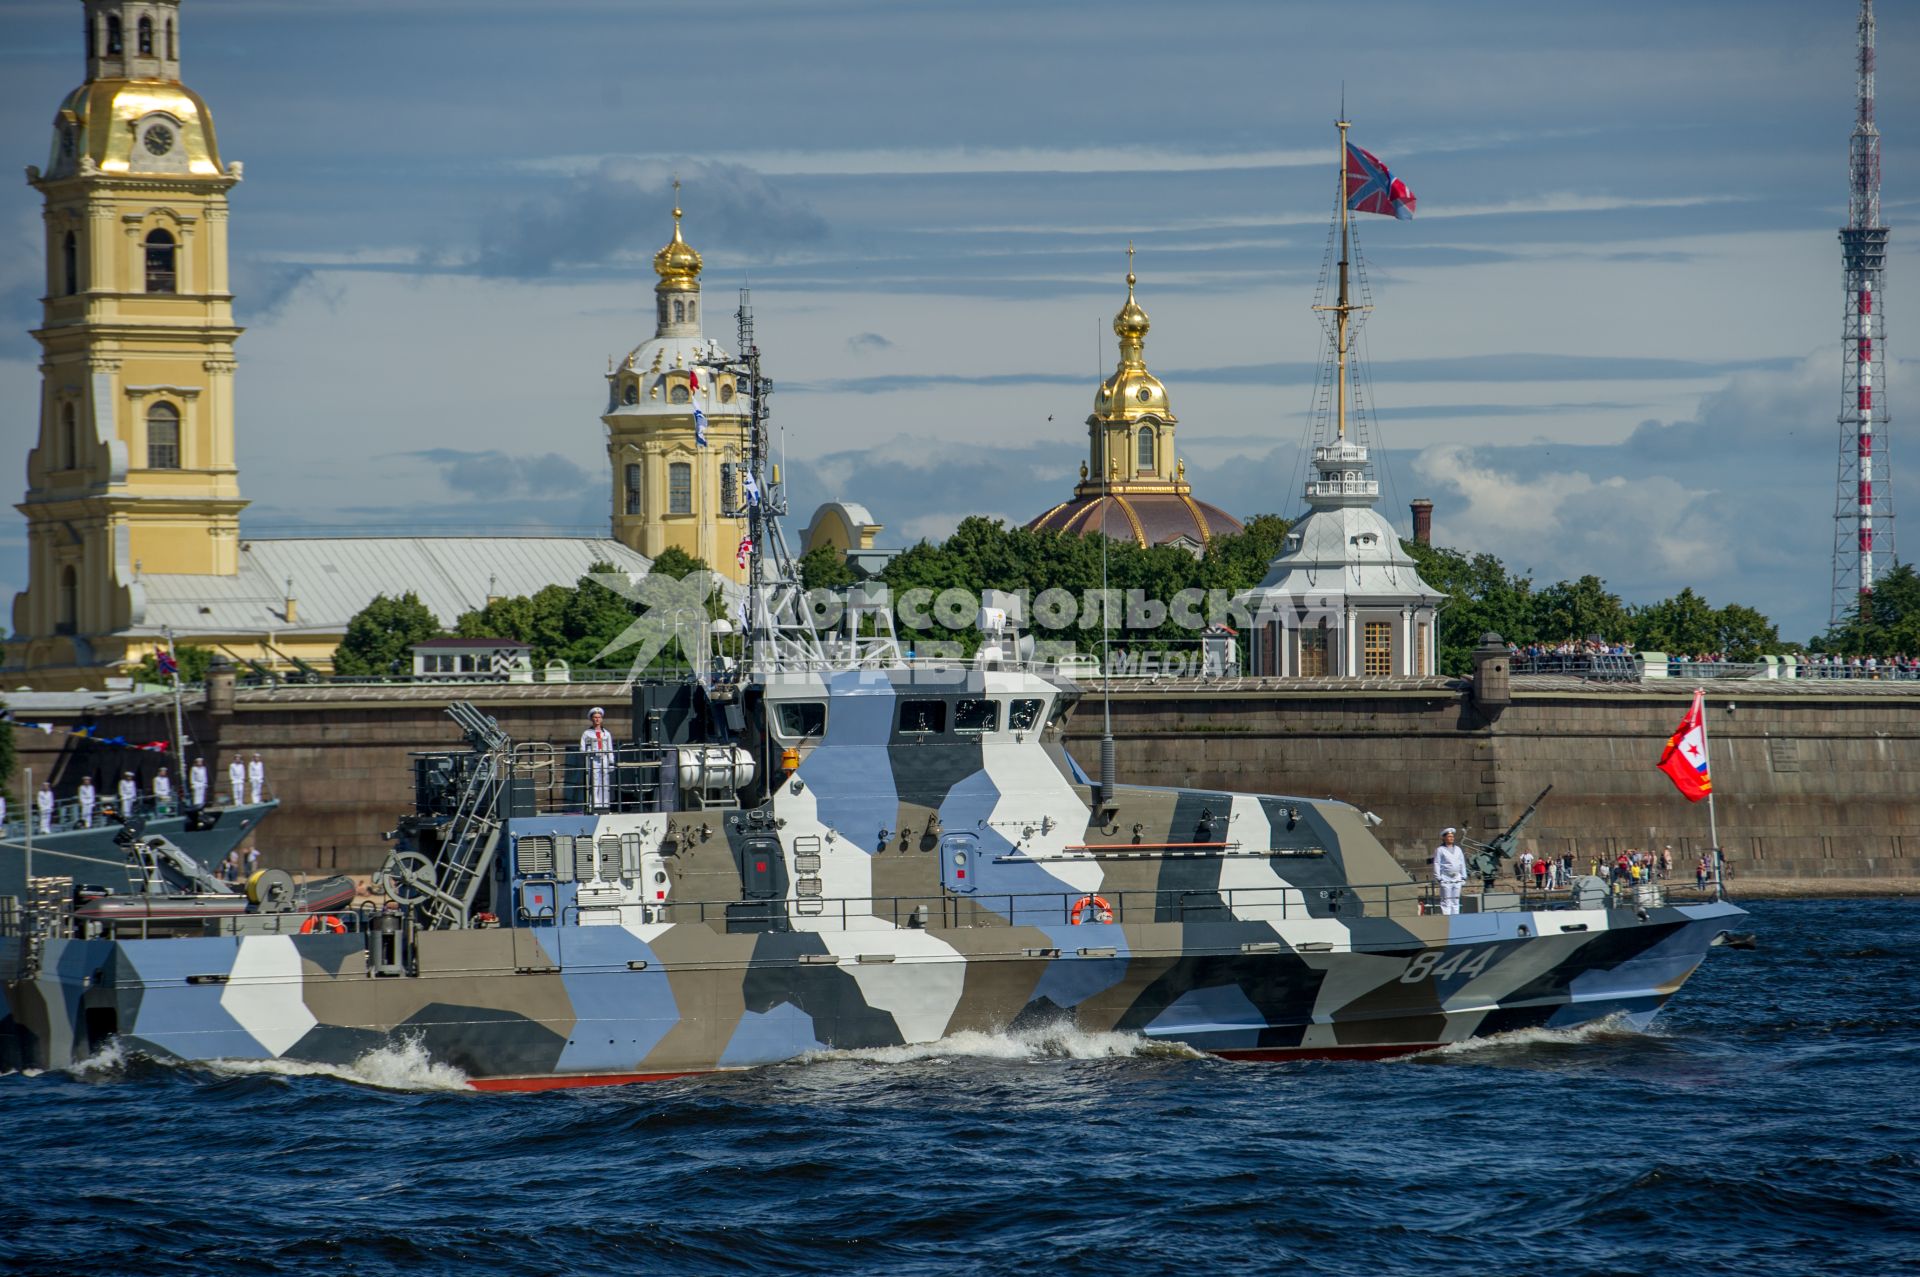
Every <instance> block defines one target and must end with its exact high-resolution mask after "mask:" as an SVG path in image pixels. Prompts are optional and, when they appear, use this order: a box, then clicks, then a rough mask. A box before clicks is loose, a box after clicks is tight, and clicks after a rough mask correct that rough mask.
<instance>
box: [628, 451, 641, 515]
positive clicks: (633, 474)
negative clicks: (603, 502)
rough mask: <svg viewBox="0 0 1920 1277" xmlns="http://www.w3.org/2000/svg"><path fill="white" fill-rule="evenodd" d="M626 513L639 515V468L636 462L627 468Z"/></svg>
mask: <svg viewBox="0 0 1920 1277" xmlns="http://www.w3.org/2000/svg"><path fill="white" fill-rule="evenodd" d="M627 513H628V514H639V513H640V466H639V464H638V463H637V462H636V463H633V464H631V465H629V466H628V467H627Z"/></svg>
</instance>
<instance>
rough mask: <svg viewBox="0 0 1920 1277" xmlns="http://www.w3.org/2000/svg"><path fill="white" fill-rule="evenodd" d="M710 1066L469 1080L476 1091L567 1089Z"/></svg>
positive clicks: (688, 1073) (656, 1078)
mask: <svg viewBox="0 0 1920 1277" xmlns="http://www.w3.org/2000/svg"><path fill="white" fill-rule="evenodd" d="M709 1071H710V1070H706V1069H687V1070H685V1071H683V1072H680V1073H569V1074H566V1075H564V1076H562V1075H556V1074H550V1075H548V1076H546V1077H477V1078H472V1079H470V1080H469V1081H468V1082H467V1085H468V1086H471V1087H472V1088H473V1089H474V1090H476V1091H567V1090H572V1089H573V1088H575V1087H581V1086H625V1085H626V1084H627V1083H629V1082H667V1081H671V1080H672V1079H674V1078H677V1077H693V1076H694V1075H695V1074H697V1073H704V1072H709Z"/></svg>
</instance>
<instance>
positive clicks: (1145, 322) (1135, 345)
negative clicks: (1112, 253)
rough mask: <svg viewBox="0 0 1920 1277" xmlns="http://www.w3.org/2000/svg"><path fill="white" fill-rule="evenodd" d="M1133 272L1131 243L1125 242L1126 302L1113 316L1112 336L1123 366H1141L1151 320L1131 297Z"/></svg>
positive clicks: (1143, 363) (1143, 365)
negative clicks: (1116, 340) (1118, 344)
mask: <svg viewBox="0 0 1920 1277" xmlns="http://www.w3.org/2000/svg"><path fill="white" fill-rule="evenodd" d="M1138 282H1139V281H1138V279H1137V278H1136V277H1135V275H1134V273H1133V244H1132V242H1131V241H1129V242H1128V244H1127V304H1126V305H1124V306H1122V307H1121V308H1120V313H1119V314H1117V315H1115V316H1114V317H1113V332H1114V336H1116V337H1118V338H1119V339H1120V366H1121V367H1123V368H1143V367H1145V366H1146V361H1145V359H1144V357H1143V356H1142V353H1141V352H1142V350H1143V349H1144V348H1145V346H1146V336H1147V329H1149V328H1151V327H1152V326H1153V325H1152V321H1150V320H1149V319H1148V318H1147V312H1146V311H1144V310H1142V309H1140V303H1139V302H1137V301H1135V300H1134V299H1133V286H1134V284H1136V283H1138Z"/></svg>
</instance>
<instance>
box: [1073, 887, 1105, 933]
mask: <svg viewBox="0 0 1920 1277" xmlns="http://www.w3.org/2000/svg"><path fill="white" fill-rule="evenodd" d="M1088 905H1092V906H1093V910H1094V912H1093V920H1094V921H1095V922H1112V921H1113V906H1112V905H1110V904H1108V903H1107V901H1106V898H1105V897H1104V896H1094V895H1086V896H1082V897H1080V898H1079V899H1078V900H1076V901H1074V902H1073V912H1072V913H1070V914H1068V915H1067V922H1068V923H1069V925H1071V926H1075V927H1077V926H1079V925H1080V915H1081V914H1083V913H1085V912H1086V911H1087V906H1088Z"/></svg>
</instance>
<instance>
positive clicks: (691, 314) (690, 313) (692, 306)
mask: <svg viewBox="0 0 1920 1277" xmlns="http://www.w3.org/2000/svg"><path fill="white" fill-rule="evenodd" d="M699 305H700V303H699V302H688V303H687V322H688V323H689V324H691V323H692V322H693V321H694V320H696V319H698V318H700V311H699V309H698V308H699Z"/></svg>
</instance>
